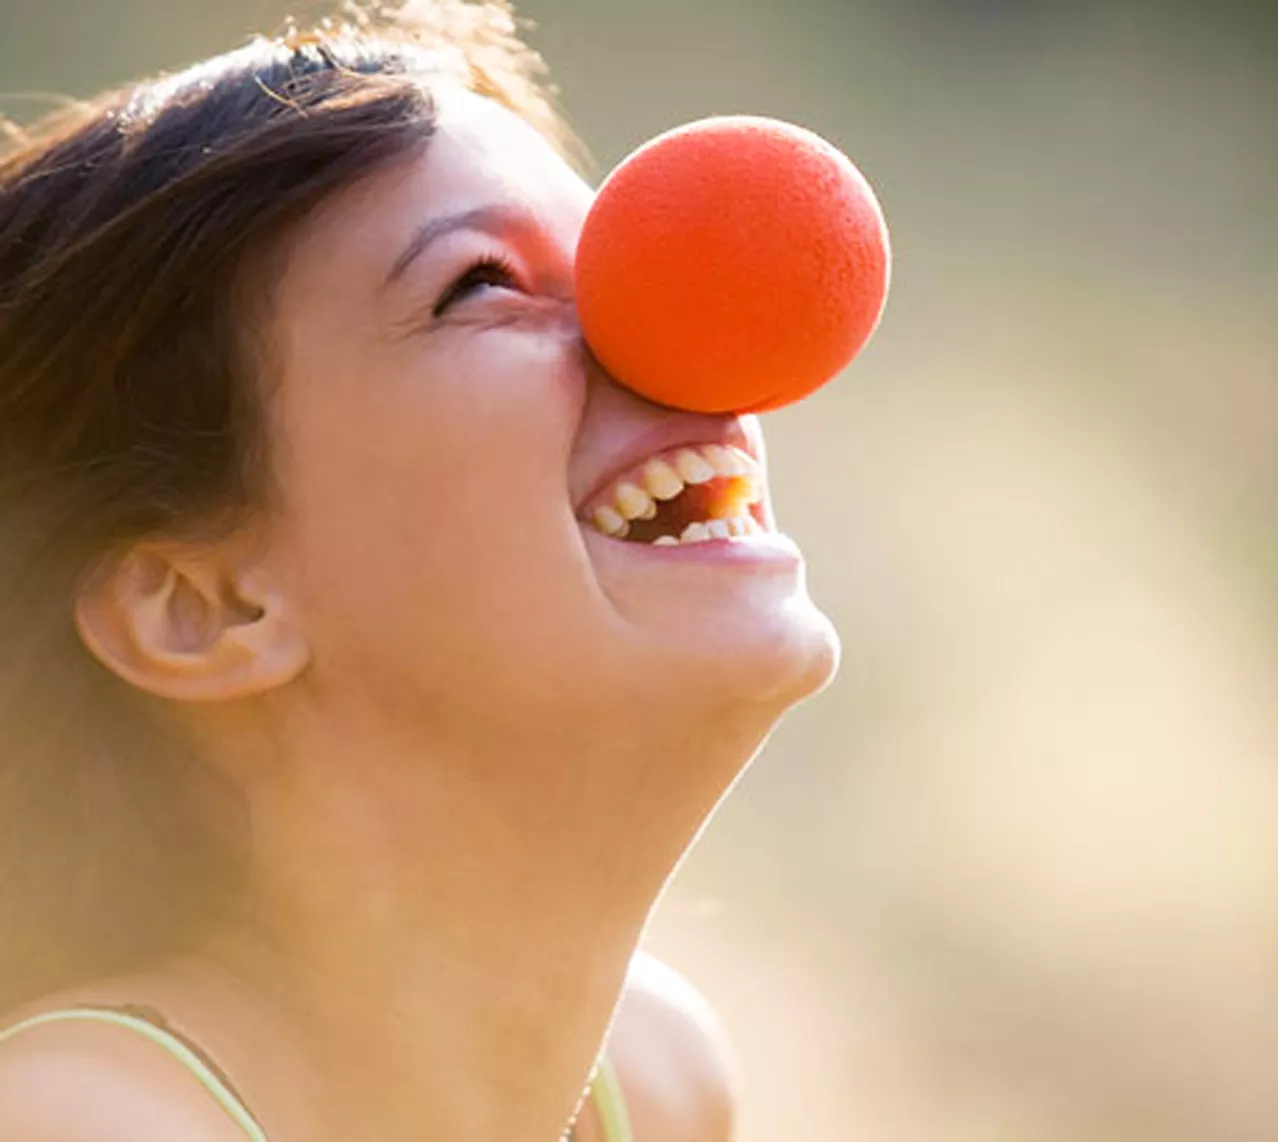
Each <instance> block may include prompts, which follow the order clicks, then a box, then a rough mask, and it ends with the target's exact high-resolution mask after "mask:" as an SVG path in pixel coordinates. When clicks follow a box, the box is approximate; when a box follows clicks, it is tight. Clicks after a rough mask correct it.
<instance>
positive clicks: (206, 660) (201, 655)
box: [75, 544, 310, 702]
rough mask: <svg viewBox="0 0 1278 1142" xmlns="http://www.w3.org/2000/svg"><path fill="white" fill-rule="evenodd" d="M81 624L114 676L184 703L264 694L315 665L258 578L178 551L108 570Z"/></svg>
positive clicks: (79, 604)
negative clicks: (312, 664) (310, 665)
mask: <svg viewBox="0 0 1278 1142" xmlns="http://www.w3.org/2000/svg"><path fill="white" fill-rule="evenodd" d="M75 624H76V629H77V631H78V632H79V635H80V638H81V640H82V641H83V642H84V644H85V646H86V647H87V648H88V649H89V651H90V652H91V653H92V654H93V655H94V656H95V657H96V658H97V659H98V660H99V661H100V662H102V663H103V665H105V666H106V667H107V668H108V669H109V670H111V671H113V672H114V673H115V674H117V675H119V676H120V677H121V678H123V679H124V680H125V681H127V682H129V683H131V684H132V685H134V686H137V687H138V688H139V689H141V690H145V691H147V692H148V693H151V694H154V695H156V696H157V697H161V698H170V699H174V700H177V701H187V702H216V701H228V700H231V699H235V698H246V697H251V696H253V695H255V694H261V693H265V692H266V691H268V690H271V689H274V688H275V687H277V686H281V685H283V684H284V683H286V682H288V681H290V680H292V679H293V678H295V677H296V676H297V675H298V674H300V673H301V671H302V670H303V669H304V668H305V667H306V665H307V663H308V661H309V657H310V650H309V646H308V644H307V643H306V640H305V638H304V637H303V636H302V633H301V631H300V630H299V629H298V628H297V626H296V624H295V623H294V622H292V621H291V619H290V616H289V614H288V608H287V605H286V600H285V598H284V596H283V595H282V593H280V592H279V591H276V590H274V589H273V588H272V586H271V583H270V581H269V577H268V576H267V575H266V574H265V573H264V572H263V571H262V570H261V569H260V568H256V569H237V568H234V567H226V566H224V565H220V564H219V562H218V561H217V560H215V559H214V558H213V557H212V554H211V553H209V552H205V553H203V554H198V553H193V552H191V551H190V550H183V549H181V548H178V547H176V546H165V545H161V544H147V545H139V546H137V547H135V548H133V549H132V550H130V551H129V552H127V553H125V554H123V555H121V556H118V557H115V558H113V559H110V560H107V561H105V562H104V563H103V565H102V566H101V567H99V569H98V570H97V572H96V573H95V574H94V575H93V576H92V577H91V578H90V580H89V581H88V582H87V583H86V584H85V586H84V587H83V588H82V589H81V591H80V592H79V594H78V595H77V598H76V603H75Z"/></svg>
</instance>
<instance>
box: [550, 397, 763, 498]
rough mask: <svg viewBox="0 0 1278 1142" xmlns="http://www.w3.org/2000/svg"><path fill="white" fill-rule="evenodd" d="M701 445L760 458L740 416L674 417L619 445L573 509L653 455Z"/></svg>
mask: <svg viewBox="0 0 1278 1142" xmlns="http://www.w3.org/2000/svg"><path fill="white" fill-rule="evenodd" d="M701 444H722V445H725V446H728V447H732V448H739V449H741V451H742V452H745V453H746V454H747V455H749V456H751V457H753V458H754V459H755V460H756V461H757V460H758V459H759V457H758V456H756V455H755V452H754V449H753V448H752V447H751V446H750V441H749V438H748V436H747V435H746V431H745V428H744V427H743V426H742V424H741V420H740V419H739V418H738V417H735V416H730V417H723V418H721V419H718V420H716V419H714V418H712V417H708V416H704V415H696V416H687V417H679V416H672V417H671V418H670V419H668V420H664V421H662V422H661V423H660V424H657V425H653V427H652V428H650V429H649V430H648V431H647V432H643V433H640V434H639V435H638V436H636V437H635V438H634V439H633V440H629V441H627V442H626V445H625V446H624V447H623V448H619V449H618V450H617V452H616V453H615V454H614V455H613V456H612V457H611V459H610V462H609V465H608V468H607V471H605V472H604V473H603V474H602V475H601V476H600V477H599V478H598V479H596V480H594V481H592V483H591V487H590V491H589V492H588V493H587V494H586V495H585V496H583V497H582V498H581V500H580V501H579V502H578V503H577V505H576V507H575V509H574V510H575V511H576V512H577V513H578V514H580V513H581V512H582V511H584V510H585V508H586V507H587V506H588V505H589V504H590V503H591V502H592V501H593V500H594V499H595V498H596V497H597V496H599V495H601V494H602V493H603V492H604V490H605V489H606V488H607V487H608V486H609V485H610V484H612V483H613V482H614V481H616V480H618V479H619V478H620V477H621V476H622V475H623V474H624V473H626V472H628V471H629V470H630V469H631V468H634V467H635V466H636V465H638V464H639V463H640V462H641V461H643V460H646V459H648V458H649V457H650V456H656V455H658V454H659V453H661V452H666V451H669V450H670V449H671V448H686V447H696V446H698V445H701Z"/></svg>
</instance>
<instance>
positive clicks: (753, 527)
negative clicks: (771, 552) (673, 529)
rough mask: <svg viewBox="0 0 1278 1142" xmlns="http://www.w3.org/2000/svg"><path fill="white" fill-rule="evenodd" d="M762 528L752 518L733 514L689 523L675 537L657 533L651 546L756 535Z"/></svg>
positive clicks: (670, 545)
mask: <svg viewBox="0 0 1278 1142" xmlns="http://www.w3.org/2000/svg"><path fill="white" fill-rule="evenodd" d="M762 530H763V529H762V528H761V527H760V526H759V525H758V523H756V522H755V521H754V519H753V518H749V517H745V516H733V517H732V518H731V519H714V520H708V521H706V522H704V523H700V522H698V523H690V524H688V526H687V527H685V528H684V529H683V532H682V534H681V535H679V536H678V537H677V538H676V537H675V536H673V535H659V536H657V538H656V539H654V540H652V546H653V547H675V546H676V545H681V544H689V543H706V542H707V541H709V540H711V539H728V538H731V537H733V536H737V537H740V536H746V535H758V534H759V533H760V532H762Z"/></svg>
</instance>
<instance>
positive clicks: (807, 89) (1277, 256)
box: [0, 0, 1278, 1142]
mask: <svg viewBox="0 0 1278 1142" xmlns="http://www.w3.org/2000/svg"><path fill="white" fill-rule="evenodd" d="M324 10H325V9H323V8H321V7H319V6H317V5H314V4H310V3H306V4H292V5H290V4H288V3H285V2H283V0H280V2H276V0H217V3H207V4H204V3H196V2H194V0H180V2H174V0H74V2H71V0H39V2H36V0H0V91H3V92H4V93H5V97H4V99H3V100H2V101H0V109H3V110H4V111H6V112H7V113H8V114H9V115H11V116H12V117H13V118H15V119H18V120H22V119H24V118H29V117H31V116H32V115H34V114H35V113H36V112H37V111H39V110H43V109H45V108H47V106H48V105H49V102H50V100H49V96H48V95H47V93H50V92H59V93H69V94H88V93H91V92H93V91H95V90H96V89H98V88H100V87H102V86H105V85H107V84H109V83H114V82H117V81H120V80H123V79H125V78H129V77H133V76H136V75H140V74H142V73H146V72H149V71H152V70H155V69H158V68H164V67H170V66H176V65H178V64H181V63H184V62H187V61H189V60H192V59H194V58H197V57H199V56H202V55H206V54H209V53H211V52H214V51H217V50H221V49H223V48H225V47H230V46H234V45H236V44H237V43H239V42H241V41H242V40H243V38H244V37H245V35H246V34H247V33H249V32H251V31H254V30H263V31H274V30H276V29H278V28H279V26H280V23H281V20H282V17H283V16H284V15H285V14H286V13H287V12H290V11H291V12H293V13H295V14H298V15H300V16H306V15H309V14H317V13H320V12H323V11H324ZM521 10H522V12H523V13H524V14H525V15H527V16H528V17H531V18H533V19H534V20H535V21H536V23H537V30H536V31H535V33H534V35H533V38H534V41H535V43H536V44H537V45H538V46H539V47H540V48H541V49H542V50H543V52H544V53H545V54H546V56H547V57H548V59H549V61H550V63H551V65H552V67H553V69H554V72H555V75H556V77H557V79H558V82H559V85H560V87H561V89H562V98H563V103H564V105H565V107H566V110H567V112H568V115H569V117H570V119H571V121H572V122H573V124H574V125H575V126H576V128H577V129H578V130H579V132H580V133H581V134H582V135H583V136H584V138H585V140H586V142H587V143H588V144H589V145H590V147H591V148H592V149H593V151H594V154H595V155H596V157H597V159H598V164H599V169H600V170H601V171H602V170H606V169H607V168H608V166H609V165H610V164H611V163H613V162H614V161H616V160H617V159H618V158H620V157H621V156H622V155H623V154H625V153H626V152H627V151H628V150H629V149H630V148H631V147H632V146H634V145H635V144H637V143H639V142H640V141H642V140H643V139H645V138H647V137H648V136H650V135H652V134H655V133H656V132H658V131H660V130H662V129H664V128H666V127H669V126H673V125H675V124H677V123H679V122H682V121H685V120H688V119H692V118H695V117H699V116H702V115H706V114H711V113H716V112H754V113H762V114H771V115H775V116H780V117H783V118H789V119H792V120H795V121H797V122H800V123H803V124H806V125H808V126H810V127H812V128H813V129H815V130H817V131H819V132H821V133H823V134H825V135H826V136H827V137H829V138H831V139H832V140H834V141H835V142H836V143H838V144H839V145H840V146H842V147H843V148H844V149H845V150H847V151H848V152H849V153H850V154H851V155H852V156H853V157H854V158H855V159H856V161H857V162H858V164H859V165H860V166H861V167H862V168H863V169H864V170H865V172H866V173H867V174H868V176H869V177H870V179H871V180H872V181H873V182H874V184H875V186H876V187H877V189H878V191H879V193H880V196H881V198H882V201H883V203H884V206H885V209H886V212H887V215H888V219H889V222H890V224H891V227H892V232H893V238H894V244H895V252H896V266H895V280H894V285H893V294H892V299H891V302H890V305H889V307H888V312H887V317H886V320H885V323H884V324H883V326H882V328H881V329H880V331H879V333H878V334H877V336H876V338H875V340H874V341H873V343H872V344H871V346H870V348H869V349H868V350H867V351H866V352H865V353H864V354H863V356H862V357H861V358H860V359H859V360H858V362H857V363H856V364H855V365H854V367H853V368H852V369H851V371H850V373H849V375H848V376H847V377H846V378H844V379H842V380H840V381H839V382H837V383H836V384H834V385H832V386H830V387H829V388H827V389H825V390H823V391H822V392H821V393H820V394H819V395H818V396H816V397H814V398H813V399H812V400H810V401H808V402H806V403H805V404H803V405H802V406H800V407H798V408H795V409H792V410H789V411H786V412H783V413H779V414H776V415H774V416H772V417H770V418H769V419H770V423H769V427H770V430H771V433H770V445H771V449H772V458H773V466H774V481H775V494H776V496H777V498H778V501H779V511H780V516H781V522H782V524H783V526H785V527H786V529H787V530H789V531H791V532H792V533H793V534H795V535H796V536H797V537H798V538H799V539H800V541H801V542H802V543H803V545H804V547H805V548H806V550H807V552H808V554H809V557H810V566H811V571H810V574H811V582H812V588H813V592H814V594H815V595H816V597H817V598H818V599H819V600H820V601H822V602H823V603H824V604H825V605H826V607H827V608H828V609H829V611H830V612H831V613H832V614H833V616H834V617H835V619H836V621H837V622H838V625H839V627H840V629H841V631H842V633H843V637H844V641H845V654H846V657H845V665H844V669H843V672H842V674H841V676H840V678H839V679H838V681H837V682H836V684H835V685H834V686H833V687H832V688H831V689H830V690H829V691H827V692H826V693H825V694H823V695H822V696H821V697H820V698H818V699H816V700H814V701H812V702H811V703H809V704H808V705H806V706H805V707H804V708H803V709H801V710H800V711H798V712H797V713H796V714H794V715H793V716H792V717H791V719H790V720H789V721H788V722H787V723H786V724H785V725H784V726H783V728H782V729H781V731H780V732H778V734H777V735H776V737H775V739H774V741H773V743H772V745H771V746H770V747H769V749H768V751H767V753H766V755H765V756H764V757H763V759H762V760H761V762H760V763H759V764H758V765H757V766H756V767H755V768H754V769H753V770H752V771H751V772H750V774H749V775H748V776H747V778H746V779H745V781H744V782H743V784H742V785H741V787H740V788H739V790H738V791H737V792H736V793H735V794H734V796H733V797H732V798H731V799H730V801H729V802H728V804H727V805H726V806H725V807H724V809H723V810H722V812H721V813H720V815H719V816H718V818H717V820H716V822H715V824H714V825H713V827H712V828H711V829H710V830H709V832H708V833H707V834H706V836H705V838H704V839H703V841H702V842H701V843H700V844H699V846H698V848H697V849H696V850H695V852H694V854H693V855H692V857H691V858H690V859H689V861H688V862H687V864H686V865H685V866H684V868H683V870H682V871H681V873H680V875H679V877H678V880H677V882H676V883H675V885H674V887H673V889H672V891H671V893H670V895H669V896H668V898H667V899H666V901H665V902H664V904H663V905H662V908H661V910H660V913H659V915H658V917H657V920H656V923H655V925H654V927H653V930H652V933H651V939H650V943H651V947H652V949H653V950H654V951H656V952H657V953H658V954H661V955H664V956H665V957H667V958H668V959H670V960H671V961H672V962H673V963H675V964H676V965H677V966H678V967H680V968H681V969H682V970H684V971H685V972H686V973H687V974H688V975H689V976H690V977H691V978H692V979H693V980H694V981H695V982H696V983H697V984H698V985H699V986H700V987H701V988H702V990H703V991H704V992H705V993H706V994H707V995H708V996H709V997H710V998H711V1000H712V1001H713V1002H714V1003H715V1005H716V1006H717V1007H718V1009H719V1011H720V1012H721V1014H722V1016H723V1019H724V1021H725V1023H726V1024H727V1026H728V1028H729V1030H730V1032H731V1034H732V1037H733V1040H734V1042H735V1044H736V1046H737V1050H738V1053H739V1057H740V1066H741V1071H742V1074H743V1078H744V1083H743V1119H742V1124H741V1125H742V1129H741V1134H740V1138H741V1142H773V1140H775V1139H779V1138H791V1137H804V1138H816V1139H819V1140H822V1142H826V1140H828V1142H836V1140H841V1139H849V1140H851V1139H873V1140H875V1142H925V1140H926V1142H977V1140H979V1142H1003V1140H1007V1142H1012V1140H1015V1142H1058V1140H1066V1139H1068V1140H1071V1142H1074V1140H1083V1139H1086V1140H1089V1142H1107V1140H1119V1139H1121V1140H1122V1142H1147V1140H1148V1142H1155V1140H1156V1142H1182V1140H1183V1142H1190V1140H1192V1142H1208V1140H1210V1142H1233V1140H1239V1142H1243V1140H1247V1142H1250V1140H1253V1139H1254V1140H1257V1142H1260V1140H1262V1139H1265V1140H1272V1139H1274V1138H1278V1085H1276V1084H1275V1082H1274V1077H1273V1066H1274V1064H1273V1060H1274V1059H1275V1058H1276V1057H1278V767H1276V765H1275V759H1276V757H1278V702H1276V701H1275V698H1276V697H1278V607H1276V606H1275V601H1276V600H1278V4H1275V3H1273V2H1268V3H1254V4H1245V3H1236V2H1235V3H1229V2H1224V0H1220V2H1217V3H1215V4H1213V5H1206V4H1189V3H1185V4H1175V3H1163V4H1159V3H1156V2H1155V0H1147V2H1144V3H1142V2H1140V0H1111V2H1109V3H1098V2H1089V0H1074V2H1068V0H1058V2H1052V0H1021V2H1019V3H1017V2H1013V0H526V2H525V3H524V4H523V5H522V8H521Z"/></svg>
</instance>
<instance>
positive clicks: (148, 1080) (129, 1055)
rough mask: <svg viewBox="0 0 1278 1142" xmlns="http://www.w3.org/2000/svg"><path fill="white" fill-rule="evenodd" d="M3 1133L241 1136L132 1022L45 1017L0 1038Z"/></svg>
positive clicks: (153, 1139)
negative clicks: (40, 1022)
mask: <svg viewBox="0 0 1278 1142" xmlns="http://www.w3.org/2000/svg"><path fill="white" fill-rule="evenodd" d="M0 1138H3V1139H4V1140H5V1142H172V1140H173V1139H175V1138H181V1139H183V1140H184V1142H244V1135H243V1133H242V1132H240V1131H239V1130H238V1128H237V1127H236V1126H235V1124H234V1123H233V1122H232V1121H231V1119H230V1118H229V1116H228V1115H227V1114H226V1113H225V1112H224V1111H223V1110H222V1109H221V1107H219V1106H218V1105H217V1103H216V1102H215V1101H214V1100H213V1098H212V1096H211V1095H210V1094H209V1093H208V1092H207V1091H206V1090H205V1089H204V1087H203V1086H202V1085H201V1084H200V1083H199V1082H198V1080H196V1079H195V1078H194V1076H192V1075H191V1074H190V1073H189V1072H188V1071H186V1069H185V1068H184V1067H182V1066H181V1064H180V1063H178V1062H177V1060H176V1059H174V1058H172V1057H171V1056H169V1055H168V1054H167V1052H165V1051H164V1050H163V1049H162V1048H161V1047H159V1046H157V1045H156V1044H154V1043H152V1042H150V1041H149V1040H148V1039H146V1038H144V1037H143V1036H141V1035H138V1034H137V1033H136V1032H132V1031H129V1030H128V1029H126V1028H122V1027H115V1026H111V1025H109V1024H104V1023H95V1022H92V1021H89V1020H84V1021H80V1020H75V1021H71V1020H68V1021H66V1022H57V1023H47V1024H44V1025H42V1026H38V1027H31V1028H28V1029H26V1030H23V1031H21V1032H19V1033H18V1034H16V1035H14V1036H12V1037H11V1038H9V1039H7V1040H5V1041H4V1042H3V1043H0Z"/></svg>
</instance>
